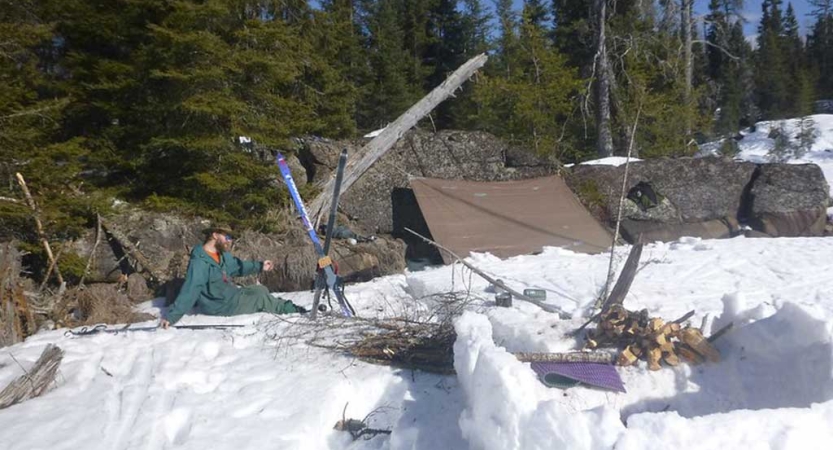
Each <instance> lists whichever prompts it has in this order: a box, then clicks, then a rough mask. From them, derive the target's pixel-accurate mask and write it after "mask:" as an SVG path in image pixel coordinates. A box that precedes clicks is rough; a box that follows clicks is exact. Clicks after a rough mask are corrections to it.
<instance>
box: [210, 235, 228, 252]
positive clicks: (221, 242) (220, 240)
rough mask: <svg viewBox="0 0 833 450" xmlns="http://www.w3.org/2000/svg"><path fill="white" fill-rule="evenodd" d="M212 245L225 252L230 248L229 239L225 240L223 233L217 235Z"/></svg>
mask: <svg viewBox="0 0 833 450" xmlns="http://www.w3.org/2000/svg"><path fill="white" fill-rule="evenodd" d="M214 247H215V248H217V251H218V252H220V253H225V252H227V251H229V249H230V248H231V241H229V240H227V239H226V236H225V235H218V236H217V239H216V242H214Z"/></svg>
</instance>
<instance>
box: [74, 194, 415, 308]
mask: <svg viewBox="0 0 833 450" xmlns="http://www.w3.org/2000/svg"><path fill="white" fill-rule="evenodd" d="M108 224H109V225H110V226H111V227H114V228H117V229H118V234H119V235H121V236H123V237H126V238H127V239H128V240H129V241H130V243H131V245H133V246H134V247H136V248H138V249H139V251H141V252H142V254H143V255H144V257H145V258H146V259H147V261H148V262H149V263H150V264H152V265H153V268H152V270H153V271H154V272H155V273H157V274H159V276H160V278H161V279H160V283H159V285H156V286H151V287H152V288H154V289H156V293H157V294H158V295H163V296H165V297H166V298H168V300H173V297H174V296H175V295H176V292H178V289H179V287H181V284H182V280H183V278H184V277H185V273H186V270H187V267H188V260H189V255H190V252H191V249H193V246H195V245H201V244H202V242H203V236H202V230H203V229H205V228H206V227H207V226H208V224H209V222H208V221H206V220H202V219H200V218H184V217H180V216H177V215H174V214H163V213H156V212H148V211H143V210H139V209H132V208H127V209H126V210H124V211H123V212H122V213H120V214H119V215H118V216H116V217H114V218H110V219H109V220H108ZM94 242H95V231H94V230H91V231H90V232H88V233H87V235H86V236H84V237H82V239H79V240H77V241H75V243H74V249H73V250H74V251H75V253H77V254H78V255H79V256H81V257H82V258H84V260H86V259H87V258H89V256H90V253H91V251H92V249H93V247H94ZM335 249H336V251H337V253H334V259H336V260H337V261H338V260H340V259H345V260H347V261H348V263H347V264H346V265H345V266H344V268H343V273H342V275H344V276H345V278H348V279H349V278H350V277H351V276H353V273H352V272H361V273H362V275H359V276H355V278H356V279H366V278H367V277H368V274H370V275H372V276H379V275H389V274H393V273H399V272H401V271H402V269H403V268H404V267H405V247H404V244H403V243H402V242H399V241H396V240H392V239H386V238H379V239H377V240H376V241H374V242H370V243H366V244H360V245H347V244H343V243H340V242H336V244H335ZM232 253H233V254H234V255H235V256H237V257H239V258H241V259H256V260H265V259H270V260H272V261H274V262H275V269H274V270H273V271H272V272H269V273H264V274H260V275H258V276H251V277H248V278H247V279H238V281H239V282H240V283H241V284H250V283H254V282H260V283H262V284H264V285H265V286H266V287H268V288H269V289H270V290H271V291H275V292H285V291H295V290H302V289H308V288H310V286H311V282H312V280H313V278H314V275H315V274H314V270H315V265H316V262H317V259H318V258H317V257H316V255H315V250H314V248H313V246H312V243H311V242H310V239H309V237H308V236H307V235H306V233H305V232H304V231H303V230H302V229H301V226H300V223H299V224H298V226H297V227H293V228H291V229H290V230H289V231H288V232H286V233H282V234H264V233H259V232H255V231H251V230H246V231H243V232H242V233H240V234H239V235H238V236H237V239H236V240H235V242H234V246H233V248H232ZM368 261H370V263H368ZM137 271H138V272H139V273H141V272H142V268H141V267H140V266H138V263H137V262H136V261H134V260H133V258H132V257H130V256H129V255H128V256H125V252H124V249H123V248H122V247H121V245H119V242H118V241H117V240H116V239H113V237H112V236H110V235H107V236H105V237H102V240H101V242H100V243H99V245H98V247H97V248H96V253H95V256H94V258H93V264H92V267H91V271H90V272H91V273H90V275H88V277H87V280H88V282H96V281H111V282H116V281H119V280H120V279H123V276H122V274H126V275H130V278H129V280H130V281H129V283H128V286H131V285H132V286H135V287H136V291H135V292H132V296H133V297H136V299H135V300H137V301H138V300H139V299H140V298H141V297H146V294H145V292H143V290H142V289H140V287H141V286H142V284H141V282H140V280H138V279H137V278H136V276H135V275H134V272H137ZM145 299H147V298H145Z"/></svg>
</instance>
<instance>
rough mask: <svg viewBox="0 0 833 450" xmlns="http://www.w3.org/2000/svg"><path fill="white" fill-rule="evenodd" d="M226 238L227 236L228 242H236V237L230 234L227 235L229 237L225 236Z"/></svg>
mask: <svg viewBox="0 0 833 450" xmlns="http://www.w3.org/2000/svg"><path fill="white" fill-rule="evenodd" d="M225 236H226V240H227V241H233V240H234V236H232V235H230V234H227V235H225Z"/></svg>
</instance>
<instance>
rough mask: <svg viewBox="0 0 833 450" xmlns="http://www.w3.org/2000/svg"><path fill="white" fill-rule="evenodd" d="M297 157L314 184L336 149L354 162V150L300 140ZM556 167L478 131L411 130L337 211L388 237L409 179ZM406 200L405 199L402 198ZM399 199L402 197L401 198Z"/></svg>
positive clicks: (519, 175)
mask: <svg viewBox="0 0 833 450" xmlns="http://www.w3.org/2000/svg"><path fill="white" fill-rule="evenodd" d="M305 142H306V143H305V146H304V148H303V149H302V151H301V153H300V154H299V158H300V160H301V161H302V163H303V164H304V166H305V167H306V168H307V171H308V173H310V171H312V173H313V175H312V176H311V177H308V178H309V179H310V180H315V181H319V180H321V179H322V177H326V176H329V174H330V173H331V172H332V170H333V169H334V168H335V167H336V163H337V161H338V155H339V153H340V152H341V149H342V148H345V147H346V148H348V151H349V152H350V158H351V159H352V158H360V157H361V150H360V148H361V147H360V146H359V145H357V143H356V142H349V141H325V140H321V139H312V140H307V141H305ZM556 168H557V166H556V165H555V164H554V163H552V162H550V161H547V160H544V159H541V158H537V157H535V156H533V155H531V154H530V153H529V152H526V151H523V150H520V149H518V148H514V147H511V146H509V145H507V144H506V143H505V142H503V141H501V140H500V139H498V138H496V137H495V136H493V135H491V134H488V133H484V132H471V131H452V130H445V131H440V132H437V133H432V132H427V131H421V130H412V131H409V132H408V133H406V134H405V135H404V136H403V137H402V138H401V139H400V140H399V141H398V142H397V143H396V145H394V146H393V148H391V149H390V150H388V152H387V153H385V155H384V156H382V157H381V158H380V159H379V160H378V161H376V163H375V164H374V165H373V166H371V168H370V169H369V170H368V171H367V172H365V174H364V175H363V176H362V177H361V178H360V179H359V180H358V181H357V182H356V183H355V184H354V185H353V186H352V187H351V188H350V189H349V190H348V191H346V192H344V194H343V195H342V197H341V200H340V206H341V209H342V210H343V211H344V212H346V213H347V214H349V215H350V216H351V218H352V219H353V220H355V221H357V222H358V224H359V225H360V228H361V231H363V232H365V233H372V234H380V233H394V234H395V235H398V234H399V233H398V232H397V231H399V232H401V230H395V229H394V217H393V211H394V209H397V208H398V206H399V205H396V204H395V202H396V201H397V198H399V197H398V196H395V195H394V191H397V192H399V191H400V190H410V182H409V179H410V177H430V178H441V179H463V180H472V181H502V180H517V179H525V178H534V177H540V176H545V175H550V174H553V173H555V172H556ZM404 197H407V196H404ZM404 197H403V198H404Z"/></svg>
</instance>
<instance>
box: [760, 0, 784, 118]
mask: <svg viewBox="0 0 833 450" xmlns="http://www.w3.org/2000/svg"><path fill="white" fill-rule="evenodd" d="M761 8H762V16H761V23H760V25H759V27H758V49H757V51H756V55H755V63H756V64H755V94H756V98H757V103H758V107H759V108H760V111H761V114H762V116H763V117H762V118H764V119H777V118H783V117H785V116H786V115H787V114H788V111H789V109H790V107H789V102H790V101H789V91H788V89H789V88H788V84H787V81H788V80H787V78H788V76H789V75H788V74H789V72H788V68H787V66H786V58H785V55H784V45H783V42H784V21H783V17H782V15H781V9H780V8H781V0H764V2H763V3H762V5H761Z"/></svg>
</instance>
